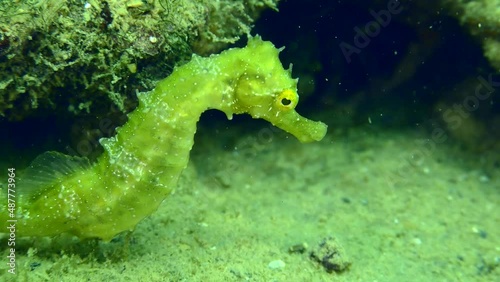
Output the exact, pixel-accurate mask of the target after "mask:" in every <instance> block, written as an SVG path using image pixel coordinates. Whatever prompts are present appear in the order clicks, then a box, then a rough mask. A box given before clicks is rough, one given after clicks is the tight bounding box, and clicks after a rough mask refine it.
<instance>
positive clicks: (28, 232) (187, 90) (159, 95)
mask: <svg viewBox="0 0 500 282" xmlns="http://www.w3.org/2000/svg"><path fill="white" fill-rule="evenodd" d="M279 52H280V49H276V48H275V47H274V45H273V44H272V43H271V42H266V41H262V40H261V38H260V37H259V36H256V37H252V38H250V39H249V41H248V44H247V46H246V47H245V48H233V49H229V50H226V51H224V52H222V53H221V54H218V55H212V56H210V57H207V58H202V57H199V56H196V55H194V56H193V58H192V60H191V61H190V62H189V63H187V64H185V65H183V66H181V67H177V68H175V70H174V72H173V73H172V74H171V75H170V76H169V77H167V78H166V79H164V80H162V81H160V82H159V83H158V85H157V86H156V88H155V89H154V90H153V91H151V92H149V93H147V94H141V95H139V106H138V108H137V109H136V110H134V111H133V112H131V113H130V114H129V120H128V122H127V123H126V124H125V125H124V126H122V127H120V128H118V129H117V134H116V136H114V137H111V138H102V139H101V140H100V143H101V144H102V146H103V147H104V153H103V154H102V155H101V156H100V157H99V158H98V159H97V161H96V162H95V163H92V164H89V163H88V161H87V160H86V159H83V158H79V157H72V156H66V155H63V154H61V153H57V152H47V153H44V154H42V155H41V156H39V157H38V158H36V159H35V160H34V161H33V163H32V165H31V166H30V167H29V168H28V169H26V171H25V173H24V175H23V178H21V179H20V181H19V183H18V194H19V197H18V199H17V203H16V209H15V211H14V212H10V211H9V210H7V208H6V207H5V205H0V221H1V222H2V223H4V224H5V223H6V222H7V220H8V219H15V220H17V221H16V232H17V236H53V235H58V234H61V233H69V234H73V235H75V236H78V237H80V238H101V239H104V240H110V239H112V238H113V237H114V236H115V235H116V234H118V233H120V232H123V231H127V230H133V228H134V227H135V226H136V224H137V223H138V222H139V221H140V220H142V219H143V218H144V217H146V216H148V215H150V214H151V213H153V212H154V211H155V210H156V209H157V208H158V206H159V205H160V203H161V202H162V201H163V200H164V199H165V197H166V196H168V195H169V194H170V193H171V192H172V190H173V189H174V188H175V186H176V184H177V180H178V178H179V175H180V173H181V172H182V170H183V169H184V168H185V167H186V166H187V163H188V161H189V152H190V150H191V148H192V146H193V142H194V141H193V137H194V134H195V132H196V123H197V121H198V120H199V117H200V115H201V113H203V112H204V111H205V110H207V109H218V110H221V111H223V112H224V113H226V115H227V117H228V118H231V117H232V115H233V114H242V113H248V114H250V115H251V116H252V117H254V118H262V119H265V120H267V121H269V122H271V123H272V124H273V125H275V126H277V127H279V128H281V129H283V130H285V131H287V132H289V133H291V134H292V135H294V136H295V137H297V139H299V140H300V141H301V142H311V141H319V140H321V139H322V138H323V137H324V135H325V134H326V129H327V126H326V125H325V124H323V123H321V122H316V121H311V120H308V119H306V118H304V117H302V116H300V115H299V114H298V113H297V112H296V111H295V109H294V108H295V106H296V105H297V103H298V100H299V96H298V95H297V81H298V80H297V79H293V78H292V77H291V70H285V69H284V68H283V66H282V64H281V62H280V60H279V58H278V55H279ZM0 198H1V199H0V200H1V201H2V202H7V200H6V199H5V198H6V193H5V192H4V193H1V195H0ZM4 200H5V201H4ZM3 230H5V229H3Z"/></svg>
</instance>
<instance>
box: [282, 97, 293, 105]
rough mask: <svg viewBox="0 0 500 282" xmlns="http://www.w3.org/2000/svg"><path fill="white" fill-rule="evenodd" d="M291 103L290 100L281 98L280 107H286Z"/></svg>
mask: <svg viewBox="0 0 500 282" xmlns="http://www.w3.org/2000/svg"><path fill="white" fill-rule="evenodd" d="M291 103H292V101H291V100H288V99H287V98H283V99H281V105H283V106H288V105H290V104H291Z"/></svg>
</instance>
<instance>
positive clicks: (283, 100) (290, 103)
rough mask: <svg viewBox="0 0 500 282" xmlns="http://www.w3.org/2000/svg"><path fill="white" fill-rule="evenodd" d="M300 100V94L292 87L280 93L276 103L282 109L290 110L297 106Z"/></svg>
mask: <svg viewBox="0 0 500 282" xmlns="http://www.w3.org/2000/svg"><path fill="white" fill-rule="evenodd" d="M298 101H299V96H298V95H297V93H295V91H293V90H291V89H285V90H283V91H282V92H281V93H279V94H278V97H277V99H276V105H277V106H278V108H279V109H280V110H282V111H283V110H285V111H286V110H290V109H293V108H295V106H296V105H297V102H298Z"/></svg>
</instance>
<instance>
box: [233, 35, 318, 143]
mask: <svg viewBox="0 0 500 282" xmlns="http://www.w3.org/2000/svg"><path fill="white" fill-rule="evenodd" d="M281 50H283V49H276V48H275V47H274V45H273V44H272V43H271V42H268V41H262V40H261V38H260V37H258V36H257V37H253V38H250V39H249V42H248V45H247V47H246V48H243V49H241V53H240V54H239V56H240V58H241V63H240V67H241V70H242V71H241V75H240V76H239V78H238V80H237V82H236V84H235V91H234V95H235V97H234V103H233V111H234V112H235V113H248V114H250V115H251V116H252V117H254V118H262V119H265V120H267V121H269V122H271V123H272V124H273V125H275V126H277V127H279V128H281V129H283V130H285V131H287V132H289V133H291V134H292V135H294V136H295V137H297V139H299V141H301V142H311V141H319V140H321V139H322V138H323V137H324V135H325V134H326V128H327V126H326V125H325V124H324V123H322V122H316V121H311V120H309V119H306V118H304V117H302V116H301V115H299V114H298V113H297V112H296V111H295V107H296V106H297V103H298V102H299V95H298V94H297V82H298V79H296V78H295V79H294V78H292V76H291V68H290V69H288V70H286V69H284V68H283V65H282V64H281V61H280V60H279V52H280V51H281Z"/></svg>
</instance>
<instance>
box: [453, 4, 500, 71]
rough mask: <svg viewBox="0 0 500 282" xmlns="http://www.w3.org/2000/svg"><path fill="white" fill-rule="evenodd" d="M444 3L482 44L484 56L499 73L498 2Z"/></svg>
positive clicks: (499, 13)
mask: <svg viewBox="0 0 500 282" xmlns="http://www.w3.org/2000/svg"><path fill="white" fill-rule="evenodd" d="M444 3H446V5H447V6H449V8H450V9H451V11H452V13H451V14H452V15H454V16H455V17H456V18H457V19H458V20H460V22H461V24H462V25H464V26H466V27H467V29H468V31H469V32H470V33H471V34H472V35H473V36H474V37H475V38H477V40H479V41H480V42H481V43H482V46H483V49H484V56H485V57H486V58H487V59H488V61H489V62H490V64H491V66H492V67H493V68H495V70H496V71H500V39H499V38H500V21H499V19H500V0H473V1H470V0H444Z"/></svg>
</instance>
